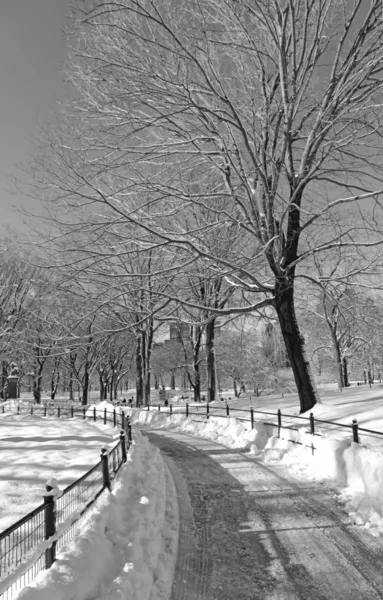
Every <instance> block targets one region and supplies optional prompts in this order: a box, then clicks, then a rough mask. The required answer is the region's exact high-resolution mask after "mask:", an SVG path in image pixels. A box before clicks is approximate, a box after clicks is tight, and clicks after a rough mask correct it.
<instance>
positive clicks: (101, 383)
mask: <svg viewBox="0 0 383 600" xmlns="http://www.w3.org/2000/svg"><path fill="white" fill-rule="evenodd" d="M99 381H100V400H103V399H104V379H103V377H102V375H101V374H100V375H99Z"/></svg>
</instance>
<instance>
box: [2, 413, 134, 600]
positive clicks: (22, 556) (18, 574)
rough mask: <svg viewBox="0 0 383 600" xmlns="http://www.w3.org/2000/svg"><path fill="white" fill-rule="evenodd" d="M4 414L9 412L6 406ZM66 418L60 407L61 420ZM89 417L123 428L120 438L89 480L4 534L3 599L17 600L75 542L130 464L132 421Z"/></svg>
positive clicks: (52, 499)
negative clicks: (86, 518) (96, 506)
mask: <svg viewBox="0 0 383 600" xmlns="http://www.w3.org/2000/svg"><path fill="white" fill-rule="evenodd" d="M67 408H68V415H67V416H70V417H75V416H81V417H86V414H85V412H84V411H83V410H82V409H77V410H75V409H73V407H67ZM35 411H36V413H37V412H40V411H42V412H43V413H46V411H47V412H48V414H49V413H53V414H54V415H56V412H57V408H56V407H55V408H54V411H53V410H52V411H49V409H47V408H46V407H41V406H38V407H35ZM2 412H5V410H4V406H3V411H2ZM7 412H8V411H7ZM12 412H16V414H23V413H30V412H31V408H30V407H28V406H18V407H14V408H13V410H12ZM33 412H34V411H33V410H32V413H33ZM65 413H66V411H65V410H64V409H63V407H61V410H60V413H59V416H60V417H61V416H64V415H65ZM0 414H1V409H0ZM88 418H89V417H88ZM90 418H91V419H92V420H94V421H96V420H97V419H98V420H100V419H101V420H102V421H103V422H104V423H107V422H110V423H112V424H113V425H114V426H115V427H119V428H120V429H121V433H120V439H119V441H118V443H117V444H116V445H115V446H114V447H113V448H112V449H111V450H110V451H109V452H108V451H107V450H106V449H105V448H103V449H102V451H101V460H100V461H99V462H98V463H97V464H96V465H95V466H94V467H92V468H91V469H90V470H89V471H88V472H87V473H85V475H83V476H82V477H80V478H79V479H77V481H75V482H73V483H72V484H71V485H69V486H68V487H66V488H65V489H64V490H63V491H62V492H61V493H59V494H58V495H57V496H54V495H49V493H48V494H47V496H46V497H45V498H44V504H41V505H40V506H38V507H37V508H35V509H34V510H33V511H32V512H30V513H29V514H27V515H25V516H24V517H23V518H22V519H20V520H19V521H17V522H16V523H14V524H13V525H11V526H10V527H8V528H7V529H6V530H5V531H3V532H1V533H0V600H12V597H13V596H14V595H15V594H16V593H17V592H18V591H19V590H20V589H22V588H23V587H24V586H25V585H27V584H28V583H30V582H31V581H32V580H33V579H34V578H35V577H36V575H37V574H38V573H39V572H40V571H42V570H43V569H46V568H49V567H50V566H51V565H52V563H53V562H54V560H55V557H56V551H57V550H59V549H60V548H61V547H62V546H63V545H64V544H65V543H67V542H68V541H70V539H72V538H73V536H74V535H75V533H76V530H77V528H78V526H79V523H80V521H81V519H82V517H83V516H84V515H85V513H86V512H87V510H88V509H89V508H90V506H92V505H93V504H94V502H95V501H96V500H97V498H98V497H99V496H100V494H101V493H102V492H103V491H104V490H105V489H106V488H108V489H111V485H112V482H113V480H114V478H115V477H116V475H117V473H118V471H119V470H120V469H121V467H122V465H123V464H124V463H125V462H126V459H127V452H128V450H129V448H130V446H131V443H132V430H131V425H130V421H129V418H125V415H124V413H122V412H121V413H120V412H117V411H116V410H114V411H106V410H102V411H99V410H97V409H96V410H94V411H93V412H92V414H91V417H90Z"/></svg>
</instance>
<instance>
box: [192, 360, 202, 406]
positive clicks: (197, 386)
mask: <svg viewBox="0 0 383 600" xmlns="http://www.w3.org/2000/svg"><path fill="white" fill-rule="evenodd" d="M193 391H194V402H201V376H200V372H199V363H198V362H197V363H195V364H194V382H193Z"/></svg>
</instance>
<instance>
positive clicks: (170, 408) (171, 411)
mask: <svg viewBox="0 0 383 600" xmlns="http://www.w3.org/2000/svg"><path fill="white" fill-rule="evenodd" d="M169 414H170V415H172V414H173V404H169Z"/></svg>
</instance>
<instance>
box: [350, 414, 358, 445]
mask: <svg viewBox="0 0 383 600" xmlns="http://www.w3.org/2000/svg"><path fill="white" fill-rule="evenodd" d="M352 438H353V442H355V444H359V434H358V421H357V420H356V419H353V420H352Z"/></svg>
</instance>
